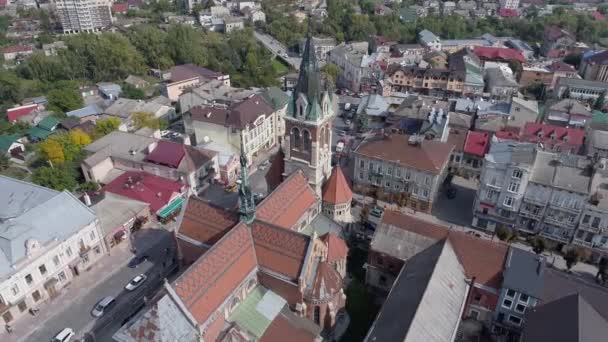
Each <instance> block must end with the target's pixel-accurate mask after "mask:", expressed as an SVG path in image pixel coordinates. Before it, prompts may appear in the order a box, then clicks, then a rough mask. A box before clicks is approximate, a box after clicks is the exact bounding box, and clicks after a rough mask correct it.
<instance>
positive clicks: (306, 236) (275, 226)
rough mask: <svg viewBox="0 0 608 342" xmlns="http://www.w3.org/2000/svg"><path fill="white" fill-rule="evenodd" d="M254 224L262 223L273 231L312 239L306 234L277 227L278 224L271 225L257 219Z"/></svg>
mask: <svg viewBox="0 0 608 342" xmlns="http://www.w3.org/2000/svg"><path fill="white" fill-rule="evenodd" d="M253 222H254V223H255V222H258V223H261V224H262V225H264V226H267V227H269V228H272V229H274V230H277V231H281V232H288V233H289V234H293V235H296V236H298V237H303V238H305V239H307V238H310V236H309V235H306V234H304V233H300V232H298V231H297V230H292V229H285V228H283V227H281V226H277V225H276V224H274V223H270V222H268V221H265V220H263V219H260V218H257V217H256V218H255V221H253Z"/></svg>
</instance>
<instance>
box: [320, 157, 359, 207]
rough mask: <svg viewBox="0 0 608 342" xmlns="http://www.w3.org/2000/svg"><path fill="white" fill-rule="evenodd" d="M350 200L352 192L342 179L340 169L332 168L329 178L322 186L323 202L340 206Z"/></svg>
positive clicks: (346, 182) (344, 178)
mask: <svg viewBox="0 0 608 342" xmlns="http://www.w3.org/2000/svg"><path fill="white" fill-rule="evenodd" d="M352 200H353V192H352V191H351V189H350V186H349V185H348V181H346V177H344V173H343V172H342V168H341V167H340V166H339V165H338V166H336V167H334V170H333V172H332V173H331V176H330V177H329V179H328V180H327V182H325V184H324V185H323V202H328V203H332V204H341V203H347V202H351V201H352Z"/></svg>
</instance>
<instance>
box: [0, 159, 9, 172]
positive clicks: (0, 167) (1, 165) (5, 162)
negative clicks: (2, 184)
mask: <svg viewBox="0 0 608 342" xmlns="http://www.w3.org/2000/svg"><path fill="white" fill-rule="evenodd" d="M10 165H11V161H10V159H9V158H8V157H7V156H5V155H0V171H4V170H6V169H8V168H9V166H10Z"/></svg>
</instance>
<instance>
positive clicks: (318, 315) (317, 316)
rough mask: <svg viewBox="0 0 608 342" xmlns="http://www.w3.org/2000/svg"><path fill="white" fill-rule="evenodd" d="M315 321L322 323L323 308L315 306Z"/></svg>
mask: <svg viewBox="0 0 608 342" xmlns="http://www.w3.org/2000/svg"><path fill="white" fill-rule="evenodd" d="M315 323H317V324H321V308H320V307H318V306H315Z"/></svg>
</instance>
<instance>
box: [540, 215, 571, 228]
mask: <svg viewBox="0 0 608 342" xmlns="http://www.w3.org/2000/svg"><path fill="white" fill-rule="evenodd" d="M545 222H547V223H550V224H552V225H555V226H559V227H564V228H568V229H574V228H575V227H576V221H574V222H570V221H568V219H567V218H565V217H561V216H554V215H547V216H546V217H545Z"/></svg>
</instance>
